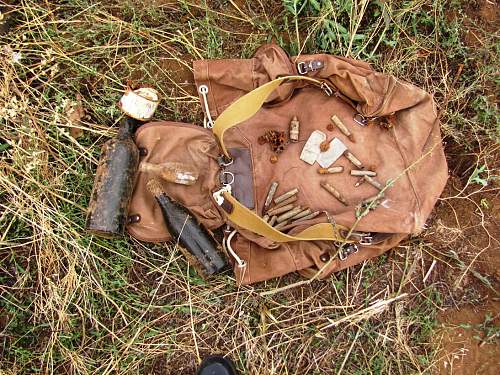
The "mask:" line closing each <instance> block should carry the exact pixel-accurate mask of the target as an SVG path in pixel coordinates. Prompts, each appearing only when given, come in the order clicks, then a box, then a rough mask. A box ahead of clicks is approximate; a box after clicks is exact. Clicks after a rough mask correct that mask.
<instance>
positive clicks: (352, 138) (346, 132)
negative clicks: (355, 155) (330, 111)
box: [330, 115, 354, 142]
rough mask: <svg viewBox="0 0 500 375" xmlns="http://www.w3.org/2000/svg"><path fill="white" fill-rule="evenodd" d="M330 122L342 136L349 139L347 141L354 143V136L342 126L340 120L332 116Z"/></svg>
mask: <svg viewBox="0 0 500 375" xmlns="http://www.w3.org/2000/svg"><path fill="white" fill-rule="evenodd" d="M330 120H331V121H332V123H333V124H334V125H335V126H336V127H337V128H338V129H339V130H340V131H341V132H342V134H344V135H345V136H346V137H347V138H349V140H350V141H351V142H354V136H353V135H352V133H351V132H350V131H349V129H347V127H346V126H345V125H344V123H343V122H342V121H340V119H339V118H338V117H337V116H335V115H333V116H332V117H331V118H330Z"/></svg>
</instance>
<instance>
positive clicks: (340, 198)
mask: <svg viewBox="0 0 500 375" xmlns="http://www.w3.org/2000/svg"><path fill="white" fill-rule="evenodd" d="M321 187H322V188H323V189H325V190H326V191H327V192H329V193H330V194H331V195H333V196H334V197H335V198H337V200H338V201H339V202H340V203H342V204H343V205H345V206H347V205H348V204H347V201H346V200H345V198H344V197H343V196H342V194H340V192H339V191H338V190H337V189H335V188H334V187H333V186H332V185H330V184H329V183H328V182H322V183H321Z"/></svg>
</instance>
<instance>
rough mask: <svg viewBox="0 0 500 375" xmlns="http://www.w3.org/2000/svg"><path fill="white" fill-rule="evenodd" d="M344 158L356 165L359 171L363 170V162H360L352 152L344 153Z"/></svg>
mask: <svg viewBox="0 0 500 375" xmlns="http://www.w3.org/2000/svg"><path fill="white" fill-rule="evenodd" d="M344 156H345V157H346V158H347V159H348V160H349V161H350V162H351V163H352V164H354V165H355V166H356V167H358V168H359V169H363V168H364V167H363V163H361V161H359V159H358V158H357V157H356V156H354V155H353V154H352V152H350V151H346V152H344Z"/></svg>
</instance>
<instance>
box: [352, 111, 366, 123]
mask: <svg viewBox="0 0 500 375" xmlns="http://www.w3.org/2000/svg"><path fill="white" fill-rule="evenodd" d="M353 120H354V122H356V123H358V124H359V125H361V126H366V125H367V124H368V120H367V118H366V117H365V116H363V115H362V114H361V113H356V114H355V115H354V117H353Z"/></svg>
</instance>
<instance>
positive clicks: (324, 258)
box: [319, 253, 330, 263]
mask: <svg viewBox="0 0 500 375" xmlns="http://www.w3.org/2000/svg"><path fill="white" fill-rule="evenodd" d="M319 260H321V261H322V262H323V263H326V262H328V261H329V260H330V254H328V253H324V254H321V255H320V256H319Z"/></svg>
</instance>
